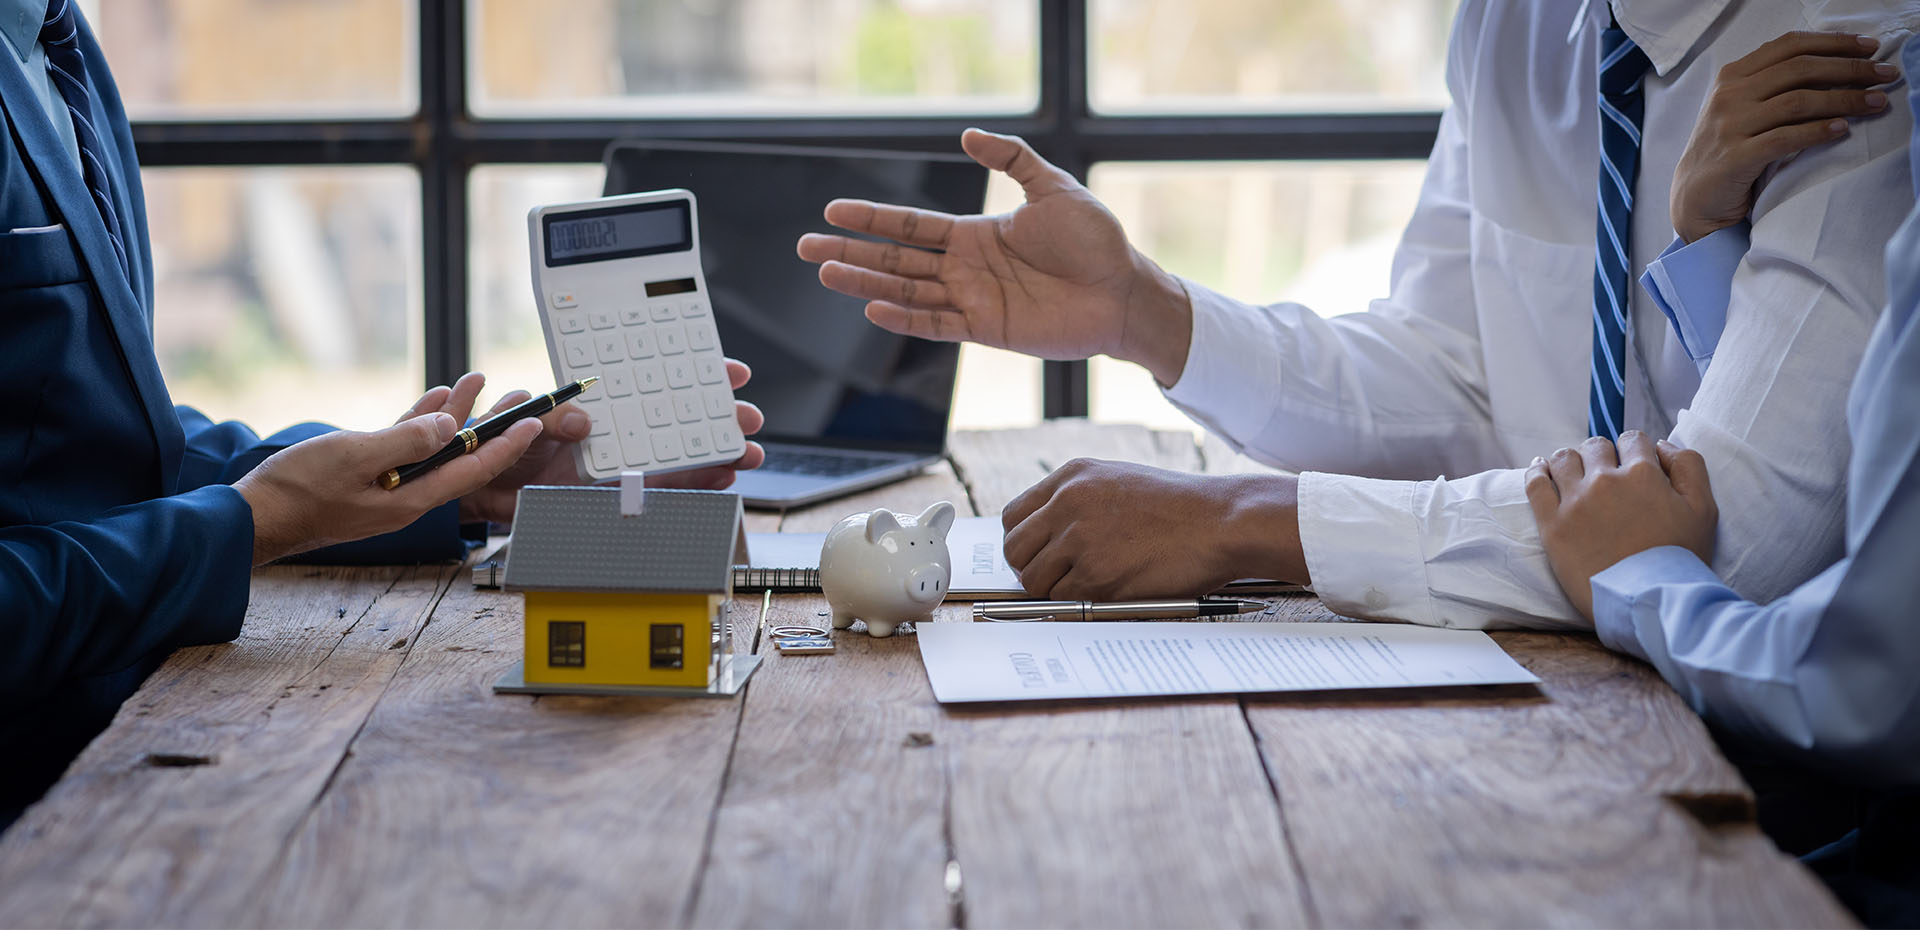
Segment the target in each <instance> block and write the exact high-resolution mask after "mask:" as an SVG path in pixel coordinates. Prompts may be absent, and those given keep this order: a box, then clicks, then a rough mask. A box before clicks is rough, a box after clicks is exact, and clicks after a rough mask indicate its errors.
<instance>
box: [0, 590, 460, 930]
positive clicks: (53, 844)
mask: <svg viewBox="0 0 1920 930" xmlns="http://www.w3.org/2000/svg"><path fill="white" fill-rule="evenodd" d="M453 573H454V569H453V568H452V567H450V566H447V567H425V568H416V569H320V568H299V567H292V568H273V569H267V570H264V571H261V572H259V573H257V574H256V575H255V576H254V581H253V596H252V602H251V604H250V605H249V608H248V616H247V622H246V626H245V628H244V629H243V630H242V632H241V634H240V638H239V640H237V641H236V642H234V643H230V644H222V645H218V646H206V647H200V648H195V649H183V650H181V651H179V652H178V653H175V654H174V656H173V657H172V658H171V659H170V660H168V662H167V663H166V665H164V666H163V667H162V668H161V669H160V670H159V671H158V672H156V673H154V675H153V677H152V678H150V679H149V680H148V681H147V683H146V685H145V686H144V687H142V688H141V689H140V691H139V692H138V693H137V694H135V695H134V697H133V698H132V699H131V700H129V701H128V702H127V704H126V705H125V706H124V707H123V708H121V711H120V714H119V716H118V717H117V718H116V719H115V722H114V724H113V725H112V726H111V727H109V728H108V730H107V731H106V732H105V733H103V734H102V735H101V736H100V737H99V738H98V739H96V740H94V742H93V744H92V745H91V746H89V747H88V748H87V750H86V752H85V753H83V754H82V755H81V756H80V758H79V759H77V760H75V762H74V764H73V766H72V768H71V769H70V770H69V772H68V774H67V776H66V777H65V778H64V779H63V780H62V781H61V782H60V783H59V784H58V785H56V786H55V787H54V789H53V790H52V791H51V792H50V793H49V795H48V797H47V798H46V800H44V801H43V802H41V803H40V804H38V805H36V806H34V807H33V808H31V809H30V810H29V811H28V812H27V814H26V815H25V816H23V817H22V818H21V820H20V822H19V823H17V824H15V825H14V827H13V828H12V829H11V830H9V831H8V832H7V834H6V836H5V837H4V839H0V876H4V879H0V881H3V882H4V891H0V925H4V926H9V927H40V926H45V927H53V926H138V925H183V924H196V923H203V922H208V923H221V924H233V923H236V922H237V921H238V917H237V915H238V914H239V912H240V911H241V909H242V908H243V907H244V906H245V905H246V903H247V902H248V901H249V900H250V899H251V898H252V896H253V895H255V894H256V893H257V891H258V890H259V889H260V887H261V879H262V877H263V875H264V874H265V872H266V870H267V869H268V867H269V866H270V864H271V862H272V860H273V858H274V857H275V856H276V855H277V854H278V853H279V851H280V850H282V849H284V848H285V847H286V844H287V838H288V837H289V836H291V835H292V834H293V833H294V831H295V830H296V829H297V828H298V827H299V826H300V824H301V822H302V821H303V820H304V819H305V817H306V816H307V813H308V812H309V811H310V810H311V809H312V808H313V806H314V805H315V804H316V803H318V802H319V800H320V799H321V797H322V794H323V792H324V790H325V789H326V787H327V785H328V783H329V781H330V780H331V778H332V775H333V772H334V770H335V769H336V768H337V767H338V765H339V764H340V760H341V759H342V758H343V757H344V756H345V754H346V752H347V749H348V746H349V744H350V743H351V741H352V740H353V737H354V735H355V734H356V733H357V732H358V731H359V729H360V727H361V725H362V724H363V723H364V722H365V721H366V719H367V717H368V715H369V714H371V713H372V712H373V710H374V707H375V705H376V702H378V700H379V699H380V696H381V695H382V694H384V693H385V691H386V688H387V685H388V684H389V683H390V682H391V680H392V678H393V675H394V673H395V672H396V671H397V670H398V669H399V667H400V665H401V663H402V661H403V660H404V659H405V658H406V657H407V655H408V654H409V652H410V651H411V647H412V646H413V645H414V642H413V640H414V637H415V634H416V633H417V632H418V631H419V629H420V627H421V626H423V625H424V624H425V623H426V620H427V617H428V614H429V610H430V608H431V606H432V604H433V601H434V600H435V599H436V598H437V597H439V595H440V593H441V591H443V590H444V589H445V585H446V582H447V581H448V579H449V578H450V577H451V576H452V575H453Z"/></svg>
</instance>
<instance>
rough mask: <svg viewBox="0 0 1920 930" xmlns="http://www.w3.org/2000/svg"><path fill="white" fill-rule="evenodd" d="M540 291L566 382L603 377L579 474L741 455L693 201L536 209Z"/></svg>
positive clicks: (664, 467) (543, 317)
mask: <svg viewBox="0 0 1920 930" xmlns="http://www.w3.org/2000/svg"><path fill="white" fill-rule="evenodd" d="M527 232H528V237H529V239H530V240H531V246H532V257H533V262H532V264H533V291H534V296H535V297H536V298H537V299H538V300H539V302H540V322H541V330H542V331H543V332H544V333H545V334H546V339H547V355H548V358H549V360H550V361H551V362H552V363H553V375H554V380H555V381H556V382H559V383H566V382H569V381H575V380H579V379H582V378H586V377H588V376H598V377H599V378H600V381H599V382H598V383H597V384H595V385H594V386H593V388H592V389H591V390H588V391H587V392H586V393H584V394H582V395H581V396H580V398H579V400H578V401H577V403H579V404H580V406H581V407H582V408H583V409H585V410H586V412H587V414H588V415H589V416H590V417H592V418H593V432H592V435H590V436H589V437H588V438H587V441H586V442H583V443H581V444H580V447H579V451H578V455H579V467H580V474H581V477H583V478H586V479H588V480H594V481H598V480H605V479H610V478H617V477H619V475H620V473H621V472H623V471H626V470H629V469H641V470H645V471H648V472H669V471H681V470H684V469H689V468H700V467H703V466H707V465H724V464H726V463H728V462H732V461H734V460H736V459H738V458H740V456H741V455H742V454H743V453H744V452H745V451H746V440H745V437H744V436H742V435H741V434H740V425H739V423H738V422H737V421H736V420H735V415H734V404H733V389H732V388H731V387H730V386H729V384H728V382H727V368H726V363H725V358H724V356H723V355H722V354H721V350H720V335H719V331H718V329H716V327H715V326H714V320H713V311H712V307H711V305H710V304H709V303H708V298H707V295H708V290H707V283H706V277H705V275H704V274H703V273H702V272H701V269H700V247H699V242H700V239H699V217H698V215H697V211H696V206H695V202H694V197H693V194H692V193H691V192H690V191H685V190H665V191H652V192H648V193H642V194H628V195H624V196H619V197H604V198H601V199H598V200H590V201H584V202H580V203H568V204H553V205H549V206H544V207H536V208H534V209H533V210H532V211H531V212H530V213H528V215H527Z"/></svg>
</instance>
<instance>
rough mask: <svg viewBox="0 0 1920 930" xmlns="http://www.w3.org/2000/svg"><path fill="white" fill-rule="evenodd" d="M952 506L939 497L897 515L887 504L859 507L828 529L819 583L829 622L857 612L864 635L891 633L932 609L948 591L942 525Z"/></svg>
mask: <svg viewBox="0 0 1920 930" xmlns="http://www.w3.org/2000/svg"><path fill="white" fill-rule="evenodd" d="M952 528H953V505H952V504H949V503H947V502H946V501H941V502H939V503H937V504H934V505H933V506H931V507H928V508H927V509H926V510H923V511H921V512H920V516H918V517H902V516H898V515H896V514H894V512H893V511H891V510H887V509H884V508H882V509H880V510H876V511H874V512H872V513H856V514H854V515H853V516H851V517H848V518H846V519H845V520H842V521H840V522H839V524H838V525H836V526H834V528H833V529H831V530H828V531H827V542H826V545H825V546H824V547H822V548H821V550H820V590H821V592H822V593H824V594H825V595H826V596H827V606H829V607H831V608H833V627H834V629H836V630H844V629H846V628H847V627H850V626H852V625H853V621H854V620H855V619H856V618H857V619H860V620H865V621H867V634H868V635H869V636H892V635H893V628H894V627H895V626H897V625H899V624H902V623H906V622H908V621H912V620H925V619H927V618H928V617H931V616H933V609H934V608H935V607H938V606H939V605H940V600H941V598H944V597H946V596H947V583H948V581H949V580H951V579H952V577H953V560H952V558H951V557H950V556H948V555H947V531H948V530H950V529H952Z"/></svg>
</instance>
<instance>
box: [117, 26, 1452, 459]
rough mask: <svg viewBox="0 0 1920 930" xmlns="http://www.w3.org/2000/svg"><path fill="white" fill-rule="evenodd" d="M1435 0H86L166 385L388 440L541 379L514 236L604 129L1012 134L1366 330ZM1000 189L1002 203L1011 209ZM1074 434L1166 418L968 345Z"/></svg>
mask: <svg viewBox="0 0 1920 930" xmlns="http://www.w3.org/2000/svg"><path fill="white" fill-rule="evenodd" d="M1453 2H1454V0H1365V2H1356V0H1288V2H1284V3H1275V2H1272V0H567V2H565V3H554V2H551V0H465V2H461V0H93V2H86V0H82V6H83V9H84V10H85V11H86V13H87V15H88V16H89V18H90V19H91V21H92V22H93V23H94V26H95V30H96V32H97V33H98V34H99V35H100V38H101V42H102V44H103V47H104V48H105V50H106V52H107V55H108V57H109V61H110V63H111V65H112V67H113V69H114V72H115V74H116V76H117V78H118V80H119V82H120V85H121V91H122V94H123V96H124V98H125V100H126V103H127V107H128V111H129V113H130V115H131V116H132V118H133V119H134V122H135V127H134V131H135V138H136V140H137V142H138V143H139V146H140V154H141V159H142V161H143V163H144V164H145V165H146V166H147V168H148V171H147V173H146V178H145V180H146V190H147V197H148V202H149V209H150V213H151V226H152V234H153V241H154V248H155V258H156V262H155V266H156V271H157V277H158V283H159V298H158V299H159V308H158V323H157V332H156V340H157V342H158V345H159V349H160V353H161V359H162V365H163V369H164V371H165V373H166V375H167V378H168V383H169V384H170V385H171V386H172V388H173V389H174V391H175V393H176V395H177V396H178V397H179V399H180V400H182V401H184V402H191V403H195V404H198V405H203V406H205V407H206V408H208V410H209V412H210V413H213V414H215V415H219V416H241V417H245V418H248V419H249V420H251V421H252V422H254V423H255V425H257V426H261V427H264V428H273V427H277V426H281V425H285V424H287V423H291V422H296V421H299V420H306V419H325V420H331V421H333V422H337V423H340V424H342V425H350V426H362V427H364V426H373V425H377V424H379V423H383V422H386V421H387V420H390V419H391V418H392V417H393V416H395V415H397V413H398V412H399V411H400V410H401V409H404V407H405V406H406V404H407V403H408V402H410V401H411V399H412V396H413V394H414V393H415V392H416V391H417V390H418V389H420V388H422V387H424V386H425V385H428V384H437V383H445V382H447V381H448V380H449V379H451V378H452V377H454V376H456V375H458V374H459V373H460V372H461V371H464V370H466V369H467V368H469V367H478V368H481V369H482V370H484V371H486V372H488V374H489V377H490V379H491V381H492V383H493V388H492V389H491V390H490V391H489V393H490V394H494V393H498V392H499V391H503V390H505V389H508V388H510V387H517V386H529V387H531V386H535V385H541V384H545V383H547V382H548V381H550V380H551V375H550V372H549V371H548V369H547V366H546V359H545V351H544V348H543V344H542V342H541V338H540V334H539V331H538V329H537V324H536V320H535V318H534V316H533V310H532V305H531V296H530V286H531V285H530V280H529V276H528V271H527V265H526V263H527V253H526V240H525V232H524V230H525V226H524V217H525V215H526V210H527V208H528V207H529V206H532V205H534V204H537V203H541V202H550V201H555V200H564V199H573V198H577V197H584V196H591V195H593V194H595V193H597V192H598V190H599V187H600V177H601V175H600V170H599V167H598V166H599V158H600V153H601V151H602V149H603V148H604V147H605V146H606V144H607V143H608V142H609V141H610V140H613V139H617V138H632V137H650V138H678V139H712V140H722V141H748V142H780V143H786V144H818V145H857V146H862V147H883V148H896V149H918V150H927V151H953V150H954V149H955V148H956V147H957V145H956V141H957V136H958V134H959V132H960V130H961V129H962V128H965V127H967V126H973V125H978V126H983V127H986V128H989V129H995V130H999V131H1005V132H1013V133H1018V134H1021V135H1024V136H1026V137H1027V138H1028V139H1029V140H1031V141H1032V142H1033V143H1034V145H1035V147H1036V148H1038V149H1039V150H1040V151H1041V153H1042V154H1043V155H1045V156H1046V157H1048V158H1050V159H1052V160H1053V161H1055V162H1056V163H1058V164H1060V165H1061V166H1062V167H1064V168H1066V169H1067V170H1068V171H1071V172H1072V173H1074V174H1075V175H1076V176H1078V177H1080V178H1082V179H1084V180H1086V181H1087V182H1088V183H1089V185H1090V186H1091V187H1092V188H1093V190H1094V191H1095V192H1096V193H1097V194H1099V195H1100V196H1101V197H1102V198H1104V199H1105V200H1106V201H1107V202H1108V203H1109V204H1110V205H1111V206H1112V207H1113V208H1114V210H1115V212H1116V214H1117V215H1119V216H1120V218H1121V220H1122V221H1123V222H1124V223H1125V224H1126V226H1127V229H1128V231H1129V234H1130V235H1131V236H1132V237H1133V239H1134V240H1135V242H1137V243H1138V244H1140V246H1141V247H1142V248H1143V249H1144V250H1146V251H1147V252H1148V253H1149V254H1151V255H1153V256H1155V257H1156V258H1158V259H1159V260H1160V261H1161V262H1162V263H1163V264H1165V265H1166V266H1167V267H1168V268H1170V269H1172V270H1174V271H1176V272H1178V273H1180V274H1183V275H1186V276H1188V277H1189V278H1191V279H1193V280H1195V281H1198V282H1200V283H1203V284H1205V285H1207V286H1210V287H1215V288H1219V289H1221V290H1223V291H1226V292H1228V293H1231V294H1233V295H1234V296H1237V297H1241V298H1244V299H1248V300H1254V301H1261V302H1265V301H1271V300H1277V299H1298V300H1302V301H1303V302H1305V303H1307V304H1308V305H1309V306H1312V307H1314V308H1315V309H1316V310H1319V311H1320V312H1323V313H1332V312H1348V311H1353V310H1360V309H1364V308H1365V306H1366V301H1367V300H1368V299H1369V298H1372V297H1377V296H1380V295H1382V294H1384V292H1385V287H1386V269H1387V262H1388V260H1389V257H1390V253H1391V246H1392V242H1393V241H1394V239H1395V237H1396V236H1397V233H1398V230H1399V228H1400V227H1401V225H1403V224H1404V222H1405V220H1406V217H1407V215H1408V213H1409V212H1410V211H1411V209H1412V204H1413V201H1414V198H1415V196H1416V194H1417V189H1418V182H1419V172H1420V164H1419V159H1421V158H1423V157H1424V156H1425V155H1426V152H1427V149H1428V148H1429V147H1430V146H1431V144H1432V139H1433V132H1434V129H1435V126H1436V124H1437V119H1438V116H1437V110H1438V108H1439V107H1440V106H1442V105H1444V103H1445V100H1446V91H1445V87H1444V83H1443V81H1442V70H1443V69H1442V60H1443V51H1444V45H1445V37H1446V32H1447V28H1448V24H1449V22H1450V20H1451V16H1452V7H1453ZM236 37H244V41H236ZM1003 181H1004V179H996V182H995V184H994V185H993V186H992V187H991V188H990V190H989V197H988V199H989V209H990V210H1000V209H1009V208H1011V207H1012V206H1013V205H1015V204H1017V203H1018V201H1019V193H1018V191H1017V190H1016V189H1014V188H1013V186H1012V185H1011V184H1009V183H1004V182H1003ZM830 195H831V193H830V192H822V193H821V196H822V199H823V200H824V199H826V198H827V197H828V196H830ZM716 309H718V310H720V311H721V312H724V308H716ZM1089 414H1091V415H1092V416H1094V417H1095V418H1098V419H1104V420H1117V421H1133V422H1144V423H1152V424H1156V425H1173V424H1181V423H1184V422H1185V421H1184V420H1183V419H1182V418H1180V416H1179V414H1178V413H1177V411H1174V410H1173V409H1172V408H1171V406H1170V405H1168V404H1166V402H1165V401H1164V400H1163V399H1162V398H1161V397H1160V395H1159V392H1158V391H1157V389H1156V388H1155V387H1154V385H1153V384H1152V382H1151V379H1149V378H1148V377H1147V376H1146V375H1145V374H1144V373H1143V372H1141V371H1139V370H1137V369H1134V368H1132V367H1131V366H1127V365H1124V364H1121V363H1117V362H1112V361H1111V360H1107V359H1095V360H1093V361H1092V362H1091V363H1090V364H1089V363H1060V362H1049V363H1046V364H1044V365H1042V364H1041V363H1039V362H1037V361H1034V360H1032V359H1028V358H1025V357H1023V356H1018V355H1014V354H1011V353H1006V352H997V351H994V350H987V349H980V348H977V347H968V348H966V349H965V350H963V354H962V360H961V381H960V387H959V397H958V399H957V403H956V405H955V413H954V416H955V423H956V426H959V427H968V426H1004V425H1017V424H1021V423H1030V422H1033V421H1034V420H1037V419H1038V418H1040V417H1041V416H1063V415H1066V416H1076V415H1089Z"/></svg>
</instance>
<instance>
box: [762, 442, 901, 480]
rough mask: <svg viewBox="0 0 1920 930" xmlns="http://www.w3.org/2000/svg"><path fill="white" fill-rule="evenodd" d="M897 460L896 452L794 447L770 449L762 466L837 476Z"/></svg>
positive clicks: (831, 476)
mask: <svg viewBox="0 0 1920 930" xmlns="http://www.w3.org/2000/svg"><path fill="white" fill-rule="evenodd" d="M898 461H900V459H899V458H898V457H896V456H872V455H845V454H841V455H828V454H823V453H819V452H799V451H796V450H793V449H768V450H767V461H766V463H765V464H763V465H761V466H760V467H761V468H762V469H765V470H767V471H779V472H786V473H788V474H797V475H817V476H819V477H822V478H838V477H840V476H842V475H851V474H853V473H854V472H860V471H866V470H867V469H870V468H880V467H883V466H887V465H892V464H894V463H896V462H898Z"/></svg>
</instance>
